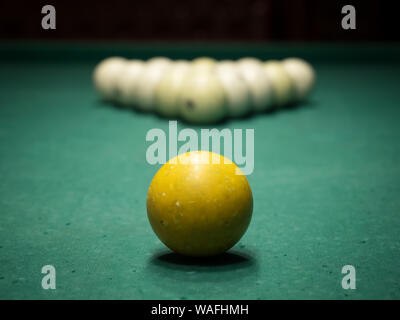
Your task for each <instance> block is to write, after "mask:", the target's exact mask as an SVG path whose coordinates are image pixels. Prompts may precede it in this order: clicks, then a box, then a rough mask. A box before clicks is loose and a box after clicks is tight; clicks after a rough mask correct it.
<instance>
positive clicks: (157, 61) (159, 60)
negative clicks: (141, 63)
mask: <svg viewBox="0 0 400 320" xmlns="http://www.w3.org/2000/svg"><path fill="white" fill-rule="evenodd" d="M171 63H173V61H172V60H171V59H170V58H167V57H153V58H150V59H149V60H147V64H148V65H149V66H153V67H155V66H156V67H159V68H165V67H167V66H169V65H170V64H171Z"/></svg>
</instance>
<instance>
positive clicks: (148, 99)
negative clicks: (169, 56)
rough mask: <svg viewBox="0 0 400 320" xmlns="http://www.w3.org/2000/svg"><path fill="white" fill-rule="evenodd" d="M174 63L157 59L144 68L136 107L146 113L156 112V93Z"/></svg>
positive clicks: (136, 94) (139, 83)
mask: <svg viewBox="0 0 400 320" xmlns="http://www.w3.org/2000/svg"><path fill="white" fill-rule="evenodd" d="M171 65H172V62H170V61H167V60H162V59H161V58H157V60H155V59H154V58H153V59H150V60H149V61H148V62H147V63H146V64H145V66H144V68H143V71H142V72H141V75H140V81H139V82H138V84H137V86H136V91H135V106H136V108H137V109H139V110H141V111H145V112H150V111H154V91H155V88H156V86H157V85H158V83H159V82H160V80H161V78H162V76H163V75H164V74H165V72H166V71H167V70H168V69H169V68H170V67H171Z"/></svg>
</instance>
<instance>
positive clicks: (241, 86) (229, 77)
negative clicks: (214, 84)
mask: <svg viewBox="0 0 400 320" xmlns="http://www.w3.org/2000/svg"><path fill="white" fill-rule="evenodd" d="M216 72H217V75H218V77H219V80H220V81H221V84H222V86H223V87H224V90H225V96H226V102H227V109H228V111H227V112H228V117H241V116H244V115H245V114H247V113H249V111H250V110H251V97H250V90H249V88H248V87H247V84H246V82H245V81H244V79H243V78H242V77H241V76H240V74H239V71H238V68H237V66H236V65H235V63H234V62H226V61H223V62H221V63H219V64H218V65H217V68H216Z"/></svg>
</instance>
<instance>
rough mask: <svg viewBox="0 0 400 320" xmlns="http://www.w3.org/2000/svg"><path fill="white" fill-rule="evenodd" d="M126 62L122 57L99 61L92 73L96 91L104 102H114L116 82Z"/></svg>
mask: <svg viewBox="0 0 400 320" xmlns="http://www.w3.org/2000/svg"><path fill="white" fill-rule="evenodd" d="M126 63H127V60H126V59H125V58H122V57H110V58H107V59H104V60H103V61H101V62H100V63H99V64H98V65H97V66H96V68H95V69H94V72H93V82H94V86H95V88H96V91H97V92H98V93H99V95H100V96H101V97H102V99H103V100H106V101H111V102H114V101H115V95H116V80H117V78H118V77H119V75H120V74H121V72H122V70H123V69H124V67H125V65H126Z"/></svg>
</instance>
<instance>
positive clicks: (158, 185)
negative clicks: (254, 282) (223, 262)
mask: <svg viewBox="0 0 400 320" xmlns="http://www.w3.org/2000/svg"><path fill="white" fill-rule="evenodd" d="M240 172H241V171H240V169H239V168H238V167H237V166H236V165H235V164H234V163H233V162H232V161H231V160H229V159H227V158H224V157H223V156H221V155H219V154H216V153H212V152H208V151H192V152H188V153H185V154H182V155H179V156H177V157H175V158H173V159H171V160H169V161H168V162H167V163H166V164H165V165H163V166H162V167H161V168H160V170H159V171H158V172H157V173H156V175H155V176H154V178H153V180H152V182H151V184H150V187H149V190H148V195H147V214H148V218H149V221H150V224H151V226H152V228H153V230H154V232H155V233H156V235H157V236H158V238H159V239H160V240H161V241H162V242H163V243H164V244H165V245H166V246H167V247H169V248H170V249H171V250H173V251H175V252H177V253H180V254H183V255H187V256H198V257H200V256H213V255H217V254H220V253H223V252H225V251H227V250H229V249H230V248H231V247H233V246H234V245H235V244H236V243H237V242H238V241H239V239H240V238H241V237H242V236H243V234H244V233H245V232H246V230H247V228H248V226H249V223H250V220H251V216H252V211H253V197H252V193H251V189H250V185H249V183H248V181H247V178H246V176H245V175H243V174H240ZM238 173H239V174H238Z"/></svg>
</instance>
